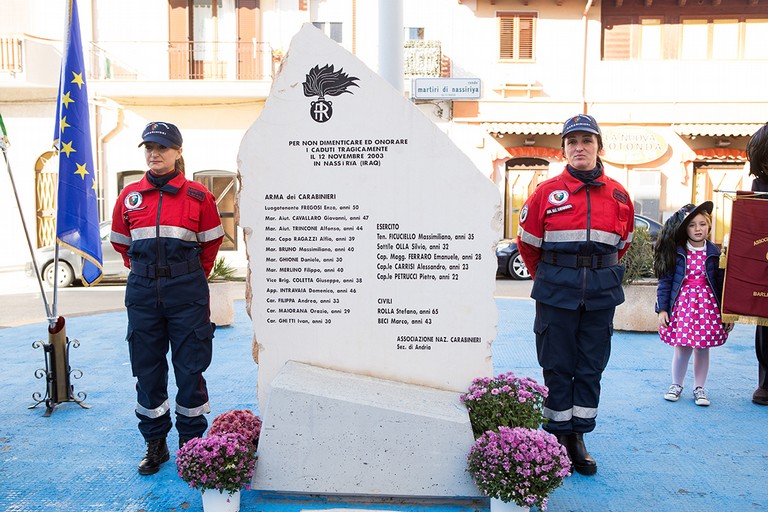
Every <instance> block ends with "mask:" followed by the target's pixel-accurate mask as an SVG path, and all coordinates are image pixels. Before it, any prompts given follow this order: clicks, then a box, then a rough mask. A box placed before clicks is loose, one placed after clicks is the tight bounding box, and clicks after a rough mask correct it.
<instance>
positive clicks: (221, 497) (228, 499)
mask: <svg viewBox="0 0 768 512" xmlns="http://www.w3.org/2000/svg"><path fill="white" fill-rule="evenodd" d="M203 510H204V511H205V512H240V491H237V492H235V493H232V494H229V492H227V491H224V492H221V491H217V490H216V489H206V491H205V492H204V493H203Z"/></svg>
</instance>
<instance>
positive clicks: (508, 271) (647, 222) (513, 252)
mask: <svg viewBox="0 0 768 512" xmlns="http://www.w3.org/2000/svg"><path fill="white" fill-rule="evenodd" d="M640 227H643V228H646V229H648V231H649V232H650V233H651V239H652V240H656V238H658V236H659V232H660V231H661V228H662V224H661V223H659V222H658V221H655V220H653V219H651V218H648V217H646V216H644V215H639V214H635V229H637V228H640ZM496 260H497V263H498V268H497V270H496V272H497V274H502V275H505V276H508V277H511V278H512V279H530V278H531V274H530V273H529V272H528V269H527V268H525V263H523V258H522V257H521V256H520V251H518V249H517V242H516V241H515V240H511V239H508V238H505V239H503V240H499V243H498V244H496Z"/></svg>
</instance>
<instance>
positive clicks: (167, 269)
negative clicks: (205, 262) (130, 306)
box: [131, 258, 202, 279]
mask: <svg viewBox="0 0 768 512" xmlns="http://www.w3.org/2000/svg"><path fill="white" fill-rule="evenodd" d="M201 268H202V265H200V258H195V259H192V260H187V261H182V262H181V263H174V264H173V265H147V264H144V263H139V262H134V261H131V272H133V273H134V274H136V275H139V276H141V277H152V278H154V279H157V278H158V277H178V276H183V275H185V274H191V273H192V272H194V271H196V270H198V269H201Z"/></svg>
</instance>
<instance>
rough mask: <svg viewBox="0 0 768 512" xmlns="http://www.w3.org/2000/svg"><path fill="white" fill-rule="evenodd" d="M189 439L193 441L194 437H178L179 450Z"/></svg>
mask: <svg viewBox="0 0 768 512" xmlns="http://www.w3.org/2000/svg"><path fill="white" fill-rule="evenodd" d="M190 439H194V437H187V436H179V450H181V447H182V446H184V445H185V444H187V441H189V440H190Z"/></svg>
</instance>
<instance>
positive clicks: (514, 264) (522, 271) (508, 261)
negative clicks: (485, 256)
mask: <svg viewBox="0 0 768 512" xmlns="http://www.w3.org/2000/svg"><path fill="white" fill-rule="evenodd" d="M496 260H497V263H498V268H497V270H496V272H497V273H498V274H503V275H505V276H509V277H511V278H512V279H520V280H522V279H530V278H531V274H530V273H529V272H528V269H527V268H525V263H523V257H522V256H520V251H518V250H517V242H516V241H514V240H510V239H508V238H505V239H503V240H499V243H498V244H496Z"/></svg>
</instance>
